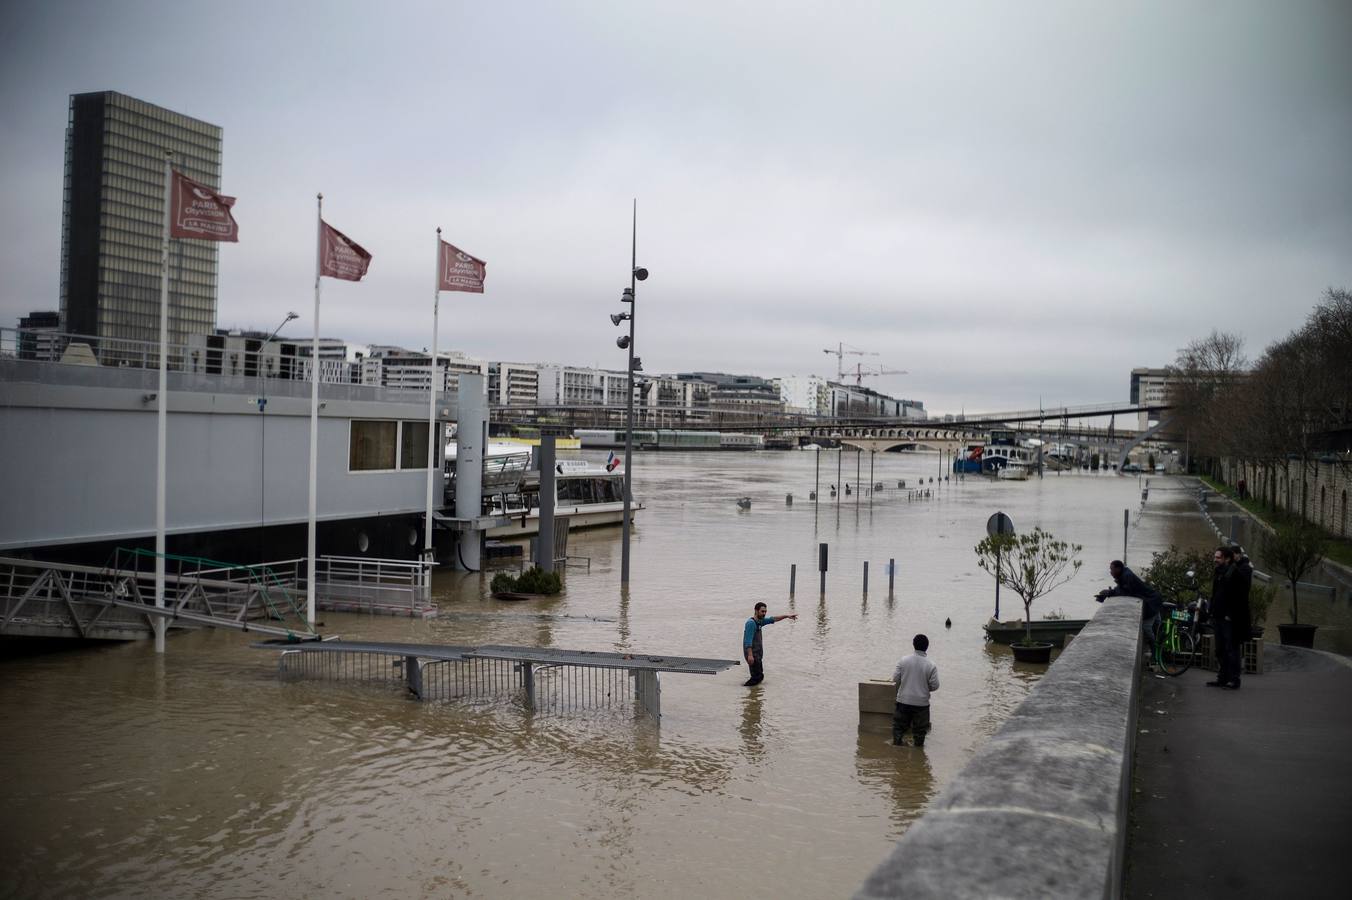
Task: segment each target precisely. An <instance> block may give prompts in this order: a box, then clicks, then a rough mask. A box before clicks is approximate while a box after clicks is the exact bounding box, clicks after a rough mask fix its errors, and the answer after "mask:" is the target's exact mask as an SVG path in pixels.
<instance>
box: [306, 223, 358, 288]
mask: <svg viewBox="0 0 1352 900" xmlns="http://www.w3.org/2000/svg"><path fill="white" fill-rule="evenodd" d="M370 264H371V254H369V253H367V252H366V251H365V250H363V249H362V247H361V245H360V244H358V243H357V242H356V241H354V240H352V239H351V238H349V237H348V236H347V235H345V234H343V233H342V232H341V231H339V230H338V229H337V228H334V227H333V226H332V225H330V224H329V223H328V222H325V221H324V220H323V219H321V220H320V221H319V274H320V275H327V276H328V277H330V278H341V279H343V280H344V281H361V279H362V276H363V275H365V274H366V268H367V267H368V266H369V265H370Z"/></svg>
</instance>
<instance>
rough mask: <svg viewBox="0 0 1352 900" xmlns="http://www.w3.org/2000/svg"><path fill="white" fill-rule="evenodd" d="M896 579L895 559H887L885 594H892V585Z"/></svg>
mask: <svg viewBox="0 0 1352 900" xmlns="http://www.w3.org/2000/svg"><path fill="white" fill-rule="evenodd" d="M896 581H897V561H896V559H889V560H888V561H887V596H889V597H890V596H892V585H894V584H896Z"/></svg>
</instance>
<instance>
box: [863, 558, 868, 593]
mask: <svg viewBox="0 0 1352 900" xmlns="http://www.w3.org/2000/svg"><path fill="white" fill-rule="evenodd" d="M864 593H865V594H867V593H868V560H864Z"/></svg>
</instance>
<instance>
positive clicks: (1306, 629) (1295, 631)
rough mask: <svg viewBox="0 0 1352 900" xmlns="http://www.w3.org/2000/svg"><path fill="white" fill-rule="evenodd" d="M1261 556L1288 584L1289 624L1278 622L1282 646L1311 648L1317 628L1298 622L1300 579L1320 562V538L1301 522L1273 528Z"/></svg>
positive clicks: (1321, 548) (1321, 550)
mask: <svg viewBox="0 0 1352 900" xmlns="http://www.w3.org/2000/svg"><path fill="white" fill-rule="evenodd" d="M1263 556H1264V557H1265V558H1266V559H1267V561H1268V562H1269V563H1271V564H1272V566H1273V568H1275V569H1276V570H1277V571H1278V572H1281V573H1282V575H1283V576H1284V577H1285V578H1286V580H1287V581H1288V582H1289V583H1290V585H1291V621H1290V622H1278V623H1277V631H1278V632H1279V633H1280V634H1281V636H1282V643H1283V644H1286V645H1287V646H1290V647H1313V646H1314V632H1315V629H1317V628H1318V627H1319V626H1317V625H1307V624H1303V623H1302V622H1301V621H1300V597H1299V595H1298V591H1299V585H1300V579H1301V578H1303V577H1304V576H1305V574H1306V573H1307V572H1309V571H1310V570H1311V569H1313V568H1314V567H1315V566H1317V565H1319V564H1320V563H1321V562H1323V560H1324V538H1323V536H1322V535H1320V533H1319V532H1318V530H1316V529H1315V528H1313V527H1312V526H1310V525H1307V524H1305V523H1304V522H1298V523H1295V524H1286V525H1279V526H1277V529H1276V531H1275V532H1274V533H1273V534H1271V535H1269V536H1268V537H1267V538H1266V540H1264V542H1263Z"/></svg>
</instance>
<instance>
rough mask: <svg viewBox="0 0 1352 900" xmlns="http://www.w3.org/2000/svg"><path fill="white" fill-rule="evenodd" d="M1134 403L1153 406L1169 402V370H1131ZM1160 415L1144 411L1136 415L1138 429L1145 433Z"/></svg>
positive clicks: (1132, 400) (1132, 399)
mask: <svg viewBox="0 0 1352 900" xmlns="http://www.w3.org/2000/svg"><path fill="white" fill-rule="evenodd" d="M1130 402H1132V403H1140V404H1151V403H1168V402H1169V370H1168V369H1148V368H1139V369H1132V370H1131V401H1130ZM1158 420H1159V415H1158V414H1154V415H1151V414H1150V413H1149V412H1148V411H1146V410H1142V411H1141V412H1139V413H1137V414H1136V427H1137V429H1138V430H1140V431H1145V430H1146V429H1147V428H1149V427H1150V423H1151V422H1153V421H1158Z"/></svg>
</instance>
